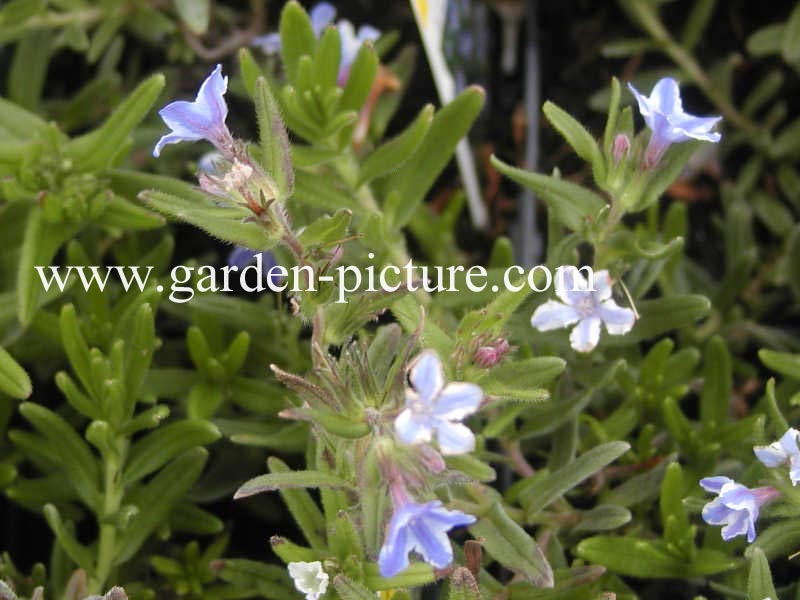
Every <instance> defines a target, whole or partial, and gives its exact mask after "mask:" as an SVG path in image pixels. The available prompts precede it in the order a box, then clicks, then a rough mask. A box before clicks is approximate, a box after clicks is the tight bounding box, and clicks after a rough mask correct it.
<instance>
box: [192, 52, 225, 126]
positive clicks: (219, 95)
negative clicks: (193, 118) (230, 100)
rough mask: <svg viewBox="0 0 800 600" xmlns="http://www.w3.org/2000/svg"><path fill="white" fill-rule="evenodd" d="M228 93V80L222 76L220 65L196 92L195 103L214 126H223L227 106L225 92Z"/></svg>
mask: <svg viewBox="0 0 800 600" xmlns="http://www.w3.org/2000/svg"><path fill="white" fill-rule="evenodd" d="M226 91H228V78H227V76H226V77H223V76H222V65H217V66H216V67H214V70H213V71H211V74H210V75H209V76H208V77H206V79H205V81H203V83H202V85H201V86H200V91H199V92H197V99H196V100H195V102H196V103H197V104H198V106H199V108H200V110H202V111H203V112H204V113H205V114H206V115H208V117H209V119H210V120H211V122H212V123H213V124H214V125H215V126H218V127H220V126H224V124H225V119H226V118H227V117H228V105H227V103H226V102H225V97H224V96H225V92H226Z"/></svg>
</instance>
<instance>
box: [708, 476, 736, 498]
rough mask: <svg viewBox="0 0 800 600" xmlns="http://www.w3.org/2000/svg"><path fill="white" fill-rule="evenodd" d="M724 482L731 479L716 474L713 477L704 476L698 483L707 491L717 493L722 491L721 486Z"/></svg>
mask: <svg viewBox="0 0 800 600" xmlns="http://www.w3.org/2000/svg"><path fill="white" fill-rule="evenodd" d="M726 483H733V479H731V478H730V477H724V476H722V475H717V476H715V477H704V478H703V479H701V480H700V485H701V486H702V488H703V489H704V490H706V491H707V492H714V493H715V494H719V493H720V491H722V486H724V485H725V484H726Z"/></svg>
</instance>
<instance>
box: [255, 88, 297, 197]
mask: <svg viewBox="0 0 800 600" xmlns="http://www.w3.org/2000/svg"><path fill="white" fill-rule="evenodd" d="M255 103H256V117H257V118H258V131H259V139H260V143H261V160H262V162H263V165H264V169H266V171H267V173H268V174H269V176H270V177H272V180H273V181H274V182H275V185H276V186H277V188H278V191H279V193H280V197H279V198H278V200H286V199H287V198H288V197H289V196H291V195H292V190H293V189H294V171H293V170H292V158H291V155H290V152H289V136H288V134H287V133H286V127H285V126H284V124H283V120H282V119H281V114H280V111H279V110H278V104H277V103H276V102H275V97H274V96H273V95H272V91H271V90H270V88H269V84H268V83H267V80H266V79H265V78H264V77H259V78H258V79H257V80H256V87H255Z"/></svg>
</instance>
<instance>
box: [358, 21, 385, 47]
mask: <svg viewBox="0 0 800 600" xmlns="http://www.w3.org/2000/svg"><path fill="white" fill-rule="evenodd" d="M379 37H381V32H380V30H378V29H376V28H375V27H373V26H372V25H362V26H361V27H359V28H358V34H357V35H356V39H357V40H358V41H359V48H360V47H361V44H363V43H364V42H374V41H375V40H377V39H378V38H379Z"/></svg>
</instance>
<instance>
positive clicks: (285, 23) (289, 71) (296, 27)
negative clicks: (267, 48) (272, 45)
mask: <svg viewBox="0 0 800 600" xmlns="http://www.w3.org/2000/svg"><path fill="white" fill-rule="evenodd" d="M279 29H280V34H281V57H282V58H283V68H284V69H285V70H286V76H287V78H288V79H289V82H290V83H292V84H294V82H295V79H296V78H297V69H298V63H299V62H300V58H301V57H302V56H310V55H312V54H313V53H314V48H316V45H317V38H316V36H315V35H314V30H313V29H312V28H311V21H310V20H309V18H308V15H307V14H306V11H304V10H303V7H302V6H300V4H299V3H298V2H296V0H292V1H291V2H288V3H287V4H286V5H285V6H284V7H283V10H282V11H281V20H280V25H279Z"/></svg>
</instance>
